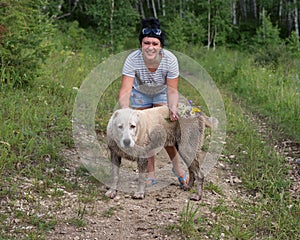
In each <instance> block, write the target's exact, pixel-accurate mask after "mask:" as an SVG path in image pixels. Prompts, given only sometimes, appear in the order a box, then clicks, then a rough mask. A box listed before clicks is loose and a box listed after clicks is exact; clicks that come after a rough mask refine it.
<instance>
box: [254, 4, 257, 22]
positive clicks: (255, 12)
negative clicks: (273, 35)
mask: <svg viewBox="0 0 300 240" xmlns="http://www.w3.org/2000/svg"><path fill="white" fill-rule="evenodd" d="M253 16H254V19H257V4H256V0H253Z"/></svg>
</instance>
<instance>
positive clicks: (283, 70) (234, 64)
mask: <svg viewBox="0 0 300 240" xmlns="http://www.w3.org/2000/svg"><path fill="white" fill-rule="evenodd" d="M196 57H197V58H198V61H199V62H200V63H201V64H203V66H204V67H205V68H206V70H207V71H208V72H209V73H210V74H211V76H212V77H213V79H214V80H215V81H216V82H217V83H218V84H219V85H220V86H221V87H222V88H226V89H227V90H228V91H230V92H231V93H232V94H233V95H235V96H236V97H238V98H239V99H241V103H244V104H246V105H247V108H248V109H249V110H251V111H254V112H257V113H258V114H259V115H261V116H263V117H265V119H267V122H268V123H269V124H271V125H272V126H273V128H274V129H277V130H280V131H282V135H283V136H285V137H289V138H291V139H292V140H294V141H296V142H300V135H299V132H300V112H299V109H300V77H299V76H300V70H299V69H300V68H299V61H298V60H297V59H288V60H287V57H285V58H282V59H281V60H280V61H281V62H280V64H279V65H277V66H274V65H266V66H260V65H258V64H256V63H255V58H254V56H252V55H248V54H245V53H240V52H236V51H228V50H225V49H223V50H222V49H219V50H218V51H216V52H212V51H211V52H209V53H206V54H205V55H201V56H196Z"/></svg>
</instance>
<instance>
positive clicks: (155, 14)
mask: <svg viewBox="0 0 300 240" xmlns="http://www.w3.org/2000/svg"><path fill="white" fill-rule="evenodd" d="M152 8H153V15H154V17H155V18H157V13H156V7H155V2H154V0H152Z"/></svg>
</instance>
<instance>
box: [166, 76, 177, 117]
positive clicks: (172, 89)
mask: <svg viewBox="0 0 300 240" xmlns="http://www.w3.org/2000/svg"><path fill="white" fill-rule="evenodd" d="M167 97H168V106H169V110H170V119H171V121H175V120H178V113H177V105H178V77H177V78H173V79H170V78H167Z"/></svg>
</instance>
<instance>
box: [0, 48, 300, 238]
mask: <svg viewBox="0 0 300 240" xmlns="http://www.w3.org/2000/svg"><path fill="white" fill-rule="evenodd" d="M197 54H200V55H199V56H196V57H198V58H200V57H201V61H200V62H202V64H203V66H204V67H206V69H207V70H208V71H209V72H210V73H211V75H212V76H213V78H214V80H215V81H216V82H217V84H218V85H219V87H220V88H222V89H224V90H223V91H222V92H223V97H224V102H225V107H226V113H227V140H226V142H227V144H226V149H225V150H224V155H225V156H229V155H232V154H233V155H235V156H236V157H235V158H234V159H229V158H224V159H222V160H223V161H226V162H228V163H229V164H230V165H231V166H232V168H233V169H234V171H235V173H236V174H237V175H238V176H239V178H241V179H242V180H243V190H244V191H246V192H247V193H248V194H249V195H251V197H250V199H252V201H249V202H245V200H243V199H235V200H234V206H230V205H228V204H227V203H226V202H224V201H219V202H218V205H217V206H212V207H211V209H210V211H211V212H212V213H214V214H215V216H216V217H215V218H213V219H207V218H206V216H204V215H203V214H202V213H201V208H202V206H201V205H199V206H192V205H191V203H188V204H187V205H186V207H185V208H184V210H183V212H182V214H181V220H180V222H179V226H178V228H177V227H176V228H177V229H180V232H181V233H182V235H183V236H185V237H189V238H190V239H201V236H204V235H207V236H209V237H210V238H211V239H219V238H221V237H223V238H224V239H234V238H236V239H253V238H257V239H265V238H267V239H297V238H300V231H299V224H300V223H299V215H300V202H299V199H294V198H292V197H291V196H290V194H289V191H288V188H289V185H290V182H289V180H288V178H287V174H288V170H289V166H288V165H287V163H286V162H285V159H284V158H283V157H282V156H280V155H278V154H276V153H275V152H274V150H273V148H272V147H271V146H270V145H269V142H268V139H265V138H263V137H262V136H261V135H260V134H259V133H258V131H257V129H256V125H255V124H254V123H253V121H251V114H252V113H253V112H255V113H259V114H261V115H263V116H265V117H266V118H267V119H268V121H269V123H270V124H271V126H276V129H277V128H279V129H280V131H284V133H285V135H286V136H288V137H290V138H292V139H293V140H294V141H298V142H299V132H300V129H299V127H300V124H299V109H300V107H299V99H300V98H299V78H298V74H299V73H298V72H297V71H299V68H297V69H294V70H289V71H288V72H287V71H286V70H287V69H285V68H284V67H281V66H280V67H278V68H276V69H274V68H271V67H259V66H255V65H254V64H253V61H251V58H248V57H245V56H243V55H241V54H238V53H236V52H229V51H225V50H224V51H223V50H220V51H216V52H209V53H203V52H201V51H199V52H198V53H197ZM104 57H105V55H103V56H102V59H103V58H104ZM98 59H100V57H99V54H97V53H96V52H93V51H92V50H87V49H85V50H82V51H77V52H76V51H71V50H68V49H63V48H62V49H59V50H58V51H57V52H53V53H52V56H51V58H50V59H49V60H48V62H47V65H45V69H44V72H45V74H44V75H43V76H42V77H40V78H39V79H37V80H36V81H35V82H34V84H33V85H32V86H30V87H29V88H26V89H14V88H11V87H10V86H3V87H2V89H0V91H1V95H0V122H1V123H2V124H1V125H0V132H1V136H0V176H1V179H0V199H6V198H9V199H10V200H11V201H10V204H11V205H10V206H9V207H10V208H11V209H12V213H11V214H10V213H8V212H6V211H1V213H0V239H9V238H10V237H11V236H9V235H8V234H7V233H8V232H10V231H11V230H12V229H11V225H10V224H8V219H9V217H11V216H12V217H15V218H17V219H20V225H22V226H31V227H33V228H32V230H31V231H30V233H29V232H28V231H26V230H24V228H19V229H16V230H15V233H14V234H15V235H14V236H15V237H17V238H20V236H22V237H23V238H24V239H44V238H45V236H46V234H47V231H49V229H52V228H53V227H54V226H55V225H56V223H57V220H56V218H55V216H47V217H43V218H42V219H41V217H40V215H37V214H32V215H29V216H28V215H26V214H25V212H24V211H23V210H20V209H18V204H17V203H18V201H19V200H20V199H21V200H22V201H24V203H25V204H27V203H34V204H36V206H37V210H40V211H42V209H39V208H38V206H40V200H39V197H44V198H46V197H48V196H49V195H50V196H51V197H53V198H55V199H58V200H59V199H61V198H62V196H63V193H62V192H61V190H59V189H61V188H62V189H66V190H67V191H69V192H72V191H73V192H77V193H78V194H79V196H80V197H79V198H78V205H77V206H75V208H74V211H75V212H74V213H75V217H74V218H70V219H68V221H69V222H70V223H71V224H73V225H76V226H78V227H80V226H84V225H85V224H86V223H85V216H86V215H87V214H93V211H94V210H93V209H92V210H90V211H89V212H87V208H86V205H87V204H93V203H94V202H95V201H96V199H97V198H99V196H98V195H97V191H96V190H95V189H96V188H97V186H96V185H97V184H95V183H94V182H92V183H90V185H89V187H88V186H84V187H83V186H79V185H78V183H76V182H69V181H68V180H66V179H65V178H64V176H65V174H64V171H65V170H64V169H65V168H66V164H67V163H66V162H65V159H64V158H63V157H62V156H61V154H60V151H61V150H62V149H65V148H71V147H73V139H72V123H71V119H72V110H73V104H74V100H75V97H76V94H77V91H78V88H79V87H80V84H81V82H82V81H83V79H84V78H85V76H86V75H87V74H88V73H89V71H90V70H91V69H92V68H93V67H95V66H96V65H97V64H98V61H99V60H98ZM119 84H120V81H115V82H114V83H113V84H112V85H111V86H110V87H109V88H108V89H107V90H106V91H105V93H104V94H103V96H102V99H101V101H100V102H99V105H98V108H97V113H96V116H97V117H96V119H95V121H96V128H97V130H98V131H101V132H105V128H106V124H107V121H108V118H109V116H110V113H111V112H112V109H113V108H114V107H115V106H116V96H117V92H118V89H119ZM179 89H180V92H181V93H182V94H183V95H184V96H186V98H187V99H192V100H193V101H194V103H195V105H200V106H201V108H202V109H203V110H204V111H206V105H205V102H204V101H203V99H202V98H201V96H199V94H197V91H196V90H195V89H193V88H192V87H191V85H189V83H187V82H186V81H184V80H183V79H181V82H180V86H179ZM239 103H241V104H239ZM84 171H85V170H84V169H82V167H81V168H80V167H79V168H78V172H77V176H78V177H82V178H85V177H87V176H85V172H84ZM24 186H26V187H28V188H27V190H26V191H25V194H23V189H22V188H23V187H24ZM205 188H206V190H207V191H215V192H216V193H218V194H219V195H221V196H222V195H223V194H224V193H223V191H222V189H220V187H218V186H216V185H214V184H208V185H206V186H205ZM50 189H53V191H52V192H51V191H50ZM100 198H101V196H100ZM57 204H58V205H57V206H56V207H57V208H62V207H63V204H62V203H61V204H60V203H59V201H58V203H57ZM1 208H2V206H1ZM103 214H104V215H105V216H107V217H110V216H111V215H113V214H114V209H108V210H107V212H104V213H103Z"/></svg>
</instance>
